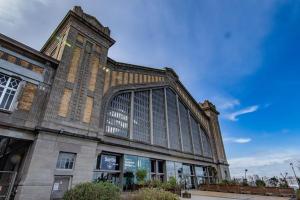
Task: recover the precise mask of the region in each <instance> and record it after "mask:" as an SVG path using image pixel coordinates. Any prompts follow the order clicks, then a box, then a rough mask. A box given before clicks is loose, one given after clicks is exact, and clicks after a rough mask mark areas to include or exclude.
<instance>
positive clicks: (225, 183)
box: [220, 179, 229, 185]
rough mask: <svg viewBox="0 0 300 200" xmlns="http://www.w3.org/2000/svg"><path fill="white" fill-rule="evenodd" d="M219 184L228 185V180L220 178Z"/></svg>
mask: <svg viewBox="0 0 300 200" xmlns="http://www.w3.org/2000/svg"><path fill="white" fill-rule="evenodd" d="M220 185H229V181H228V180H226V179H225V180H222V181H221V182H220Z"/></svg>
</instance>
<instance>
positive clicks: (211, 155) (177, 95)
mask: <svg viewBox="0 0 300 200" xmlns="http://www.w3.org/2000/svg"><path fill="white" fill-rule="evenodd" d="M156 89H164V91H166V89H170V90H172V91H173V92H174V93H175V95H176V99H177V102H179V101H180V102H181V103H182V104H183V105H184V106H185V107H186V109H187V110H188V113H189V115H188V116H189V118H191V117H193V118H194V119H196V122H197V124H198V127H199V134H200V139H201V150H202V155H201V156H204V157H208V158H212V157H213V150H212V143H211V138H210V137H209V136H208V134H207V131H209V130H206V128H205V127H204V126H203V125H202V124H201V122H200V120H198V118H197V117H196V115H195V114H194V113H193V112H192V111H191V109H190V108H189V106H187V105H186V103H185V101H184V100H183V99H182V98H181V97H180V95H179V94H178V93H177V91H176V90H175V89H174V88H172V87H171V86H160V87H151V88H149V87H145V88H135V89H124V90H121V91H118V92H116V93H114V94H113V95H111V96H110V97H109V98H108V100H107V102H106V105H105V109H104V111H105V112H104V116H103V127H104V133H105V134H106V135H109V136H112V137H118V138H122V139H130V140H134V141H137V140H135V139H134V138H133V137H132V132H133V130H132V129H133V125H132V122H130V121H133V120H131V119H132V117H133V112H132V110H133V109H132V108H131V107H132V106H133V105H134V104H133V103H134V102H133V101H134V96H133V95H132V94H135V93H136V92H141V91H149V93H150V95H152V94H151V93H152V92H151V91H152V90H156ZM124 93H130V94H131V100H130V101H131V104H130V112H129V125H128V133H129V134H128V136H127V137H119V136H116V135H113V134H112V133H108V132H107V131H106V119H107V116H106V115H107V111H108V110H109V109H108V107H109V104H110V102H111V101H112V100H113V98H115V97H116V96H118V95H121V94H124ZM165 95H166V93H165V94H164V96H165ZM151 98H152V96H151V97H150V99H151ZM165 100H166V96H165ZM151 103H152V102H151ZM167 103H168V102H165V107H166V106H167ZM149 106H152V105H149ZM165 109H166V108H165ZM149 111H150V112H152V108H150V109H149ZM177 114H179V110H178V107H177ZM150 115H151V114H150ZM152 117H153V116H152ZM165 117H166V121H165V123H167V122H168V116H165ZM177 117H178V116H177ZM150 120H153V119H152V118H150ZM189 122H190V119H189ZM190 123H191V122H190ZM150 124H151V122H150ZM166 126H167V125H166ZM150 127H151V125H150ZM151 128H153V127H151ZM151 128H150V129H151ZM189 129H190V131H189V134H190V136H191V139H192V144H194V142H193V137H192V132H191V126H190V127H189ZM200 129H201V130H202V131H203V133H204V135H205V137H206V140H207V141H208V147H209V149H210V152H211V153H210V155H204V147H203V146H204V145H203V139H202V136H201V130H200ZM151 134H153V133H151ZM137 142H141V141H137ZM151 142H153V138H152V139H151ZM142 143H143V142H142ZM180 144H181V145H182V141H180ZM152 145H155V144H152ZM158 146H159V145H158ZM167 148H169V149H171V148H170V146H168V147H167ZM179 151H180V152H183V149H182V148H181V149H180V150H179ZM192 154H195V152H194V150H193V152H192ZM198 155H199V154H198Z"/></svg>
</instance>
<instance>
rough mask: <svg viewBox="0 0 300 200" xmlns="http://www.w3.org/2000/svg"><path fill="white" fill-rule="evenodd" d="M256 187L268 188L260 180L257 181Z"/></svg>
mask: <svg viewBox="0 0 300 200" xmlns="http://www.w3.org/2000/svg"><path fill="white" fill-rule="evenodd" d="M255 185H256V186H257V187H266V183H265V182H264V181H263V180H260V179H258V180H256V181H255Z"/></svg>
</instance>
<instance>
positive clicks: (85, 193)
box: [63, 182, 120, 200]
mask: <svg viewBox="0 0 300 200" xmlns="http://www.w3.org/2000/svg"><path fill="white" fill-rule="evenodd" d="M119 199H120V189H119V188H118V187H117V186H115V185H114V184H112V183H109V182H99V183H90V182H87V183H80V184H78V185H76V186H75V187H74V188H72V189H71V190H69V191H67V192H66V193H65V194H64V197H63V200H119Z"/></svg>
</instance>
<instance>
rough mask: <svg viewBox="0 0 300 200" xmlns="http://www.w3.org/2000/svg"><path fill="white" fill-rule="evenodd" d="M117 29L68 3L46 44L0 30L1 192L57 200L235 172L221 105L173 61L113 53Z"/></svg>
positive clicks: (208, 179) (192, 181)
mask: <svg viewBox="0 0 300 200" xmlns="http://www.w3.org/2000/svg"><path fill="white" fill-rule="evenodd" d="M114 43H115V41H114V40H113V39H112V38H111V37H110V30H109V28H107V27H104V26H103V25H102V24H101V23H100V22H99V21H98V20H97V19H96V18H95V17H93V16H91V15H88V14H86V13H84V12H83V10H82V9H81V8H80V7H77V6H76V7H74V8H73V9H72V10H70V11H69V12H68V13H67V15H66V16H65V18H64V19H63V20H62V22H61V23H60V24H59V25H58V27H57V28H56V29H55V30H54V32H53V33H52V35H51V37H50V38H49V39H48V41H47V42H46V43H45V45H44V46H43V47H42V49H41V50H40V51H36V50H34V49H32V48H30V47H28V46H26V45H24V44H21V43H19V42H17V41H15V40H13V39H11V38H9V37H7V36H4V35H0V188H1V189H0V194H1V195H4V196H5V195H8V194H9V193H10V194H11V196H13V197H14V199H22V200H27V199H28V200H29V199H30V200H33V199H36V200H43V199H59V198H61V197H62V195H63V193H64V192H65V191H66V190H68V189H69V188H70V187H72V186H74V185H76V184H78V183H80V182H86V181H92V180H107V181H111V182H114V183H116V184H118V185H120V186H122V187H123V188H125V189H126V188H127V187H129V186H128V185H127V183H128V179H129V178H130V177H131V175H133V179H132V181H133V182H135V181H136V180H135V178H134V176H135V172H136V171H137V170H138V169H141V168H142V169H146V170H147V174H148V175H147V179H149V180H150V179H159V180H161V181H165V180H168V179H169V178H170V177H171V176H173V177H176V179H177V180H181V179H182V178H183V177H184V178H185V179H186V181H187V183H188V186H189V187H197V186H198V185H199V184H200V183H205V182H215V181H217V180H221V179H228V178H230V174H229V168H228V163H227V159H226V155H225V151H224V145H223V141H222V136H221V131H220V127H219V122H218V114H219V113H218V112H217V110H216V108H215V106H214V105H213V104H212V103H210V102H209V101H205V102H204V103H198V102H197V101H195V100H194V99H193V97H192V96H191V94H190V93H189V92H188V91H187V90H186V89H185V87H184V86H183V85H182V83H181V82H180V80H179V77H178V75H177V74H176V73H175V72H174V71H173V70H172V69H171V68H163V69H156V68H149V67H144V66H137V65H132V64H126V63H120V62H117V61H115V60H113V59H111V58H109V57H108V56H107V54H108V50H109V48H110V47H111V46H112V45H113V44H114Z"/></svg>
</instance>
